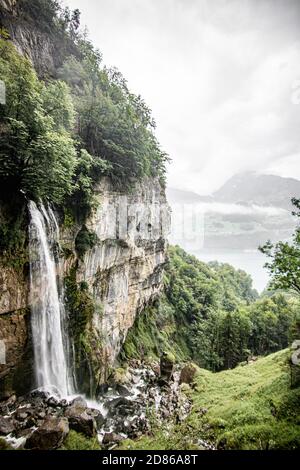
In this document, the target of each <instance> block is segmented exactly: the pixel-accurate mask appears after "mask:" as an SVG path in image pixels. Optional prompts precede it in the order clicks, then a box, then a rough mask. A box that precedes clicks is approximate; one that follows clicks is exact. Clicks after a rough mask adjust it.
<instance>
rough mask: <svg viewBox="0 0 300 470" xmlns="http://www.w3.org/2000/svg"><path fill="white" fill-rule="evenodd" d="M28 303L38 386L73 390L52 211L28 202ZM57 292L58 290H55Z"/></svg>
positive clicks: (62, 394)
mask: <svg viewBox="0 0 300 470" xmlns="http://www.w3.org/2000/svg"><path fill="white" fill-rule="evenodd" d="M29 213H30V224H29V253H30V305H31V327H32V336H33V346H34V364H35V375H36V382H37V386H38V387H43V388H45V389H47V390H50V391H55V390H58V392H59V393H60V395H61V396H65V397H66V396H68V395H70V394H72V393H73V384H72V378H71V374H70V368H69V367H68V360H69V357H68V353H69V346H68V334H67V326H66V313H65V308H64V302H63V289H62V283H61V282H60V267H59V263H56V262H55V256H54V250H55V248H56V247H57V245H58V241H59V228H58V224H57V221H56V218H55V215H54V213H53V211H52V210H51V209H50V208H49V209H48V211H47V210H46V209H45V207H44V206H43V205H40V209H39V208H38V207H37V205H36V204H35V203H34V202H32V201H31V202H30V203H29ZM59 292H60V293H59Z"/></svg>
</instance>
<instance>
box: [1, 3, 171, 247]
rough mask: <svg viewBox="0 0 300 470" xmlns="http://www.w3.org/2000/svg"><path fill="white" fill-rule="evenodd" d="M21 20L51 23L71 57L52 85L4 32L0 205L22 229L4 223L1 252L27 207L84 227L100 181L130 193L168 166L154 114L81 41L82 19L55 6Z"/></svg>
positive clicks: (33, 8)
mask: <svg viewBox="0 0 300 470" xmlns="http://www.w3.org/2000/svg"><path fill="white" fill-rule="evenodd" d="M18 11H19V13H20V15H21V18H23V19H24V21H26V22H29V23H30V22H33V24H35V23H36V21H37V18H38V19H39V22H40V23H41V24H44V23H45V24H46V25H47V28H42V29H43V34H44V35H46V36H47V35H48V36H47V37H48V39H50V41H51V38H53V31H56V32H59V33H60V34H62V35H63V36H65V37H67V38H68V41H69V42H70V43H71V44H72V47H71V48H67V49H66V50H64V55H63V56H62V58H61V60H60V62H61V63H60V65H61V66H60V68H59V69H57V70H56V71H55V73H54V76H52V78H51V79H49V77H47V80H46V81H44V80H42V79H41V78H39V77H38V76H37V73H36V71H35V70H34V68H33V65H32V64H31V63H30V61H29V60H28V59H26V58H25V57H23V56H22V55H20V54H19V52H18V51H17V50H16V48H15V46H14V45H13V44H12V42H11V41H10V40H9V37H8V35H7V34H6V32H5V31H4V30H2V29H1V31H4V32H5V34H4V32H3V34H2V33H1V36H0V79H1V80H2V81H3V82H4V84H5V87H6V104H0V137H1V144H0V178H1V188H0V201H1V203H2V205H5V204H6V205H7V207H6V210H7V211H10V214H9V215H10V216H11V218H12V219H14V220H13V221H12V224H5V222H4V220H1V234H2V241H1V247H0V248H1V251H5V250H8V249H9V245H12V241H13V240H15V239H16V237H15V232H17V231H18V230H19V229H20V227H23V224H22V220H21V221H18V220H17V219H19V214H20V213H21V209H22V206H24V204H25V203H26V200H28V199H33V200H35V201H38V200H40V199H41V200H43V201H44V202H45V201H48V202H50V203H54V204H55V205H58V206H60V207H61V208H62V209H65V210H66V211H67V212H69V211H70V210H71V211H72V212H73V214H74V216H75V218H76V219H77V220H78V221H79V222H80V223H83V224H84V222H85V220H86V217H87V216H88V214H89V212H90V210H91V208H92V207H94V196H93V193H94V187H95V184H96V183H97V182H98V181H99V179H100V178H101V176H103V175H107V176H109V177H110V178H111V179H112V181H113V182H114V183H115V184H116V185H120V187H121V186H122V187H123V188H124V187H129V186H130V185H131V184H132V183H133V182H134V181H135V180H137V179H141V178H143V177H145V176H148V177H157V178H159V179H160V181H161V183H164V178H165V165H166V162H167V160H168V158H167V155H166V154H165V153H164V152H163V151H162V150H161V149H160V146H159V144H158V142H157V139H156V137H155V133H154V131H155V122H154V120H153V118H152V116H151V110H150V109H149V108H148V107H147V105H146V104H145V102H144V101H143V99H142V98H141V97H140V96H136V95H134V94H132V93H131V92H130V91H129V88H128V86H127V83H126V80H125V79H124V77H123V76H122V75H121V73H120V72H118V71H117V70H116V69H108V68H107V67H105V66H104V65H103V63H102V55H101V53H100V52H99V51H97V50H95V49H94V47H93V46H92V44H91V43H90V41H89V40H88V39H87V37H86V35H85V34H82V33H80V32H79V24H80V13H79V11H78V10H75V11H73V12H71V11H70V10H69V9H68V8H62V7H61V6H60V2H56V1H48V2H46V1H44V0H36V1H35V2H27V0H22V2H20V4H19V5H18ZM39 27H40V26H39ZM1 38H2V39H1ZM6 217H8V215H7V216H6ZM17 222H18V223H17ZM19 222H20V223H19Z"/></svg>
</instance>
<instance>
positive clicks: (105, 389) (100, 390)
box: [96, 384, 108, 397]
mask: <svg viewBox="0 0 300 470" xmlns="http://www.w3.org/2000/svg"><path fill="white" fill-rule="evenodd" d="M107 392H108V384H101V385H98V387H97V391H96V396H97V397H103V396H104V395H105V394H106V393H107Z"/></svg>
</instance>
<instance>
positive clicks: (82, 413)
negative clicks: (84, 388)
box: [65, 403, 97, 437]
mask: <svg viewBox="0 0 300 470" xmlns="http://www.w3.org/2000/svg"><path fill="white" fill-rule="evenodd" d="M65 416H66V417H67V418H68V421H69V426H70V429H73V430H74V431H77V432H81V433H82V434H85V435H86V436H88V437H94V436H95V435H96V429H97V426H96V421H95V419H94V417H93V416H91V415H89V414H88V413H87V411H86V408H83V407H82V406H81V404H80V403H75V404H73V405H71V406H70V407H69V408H68V409H67V410H66V412H65Z"/></svg>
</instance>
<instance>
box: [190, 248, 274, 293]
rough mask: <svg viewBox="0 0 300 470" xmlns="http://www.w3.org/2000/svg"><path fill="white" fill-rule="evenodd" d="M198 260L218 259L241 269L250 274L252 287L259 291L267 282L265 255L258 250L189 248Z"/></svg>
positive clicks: (206, 261)
mask: <svg viewBox="0 0 300 470" xmlns="http://www.w3.org/2000/svg"><path fill="white" fill-rule="evenodd" d="M186 251H188V252H189V253H191V254H193V255H195V256H196V257H197V258H198V259H199V260H200V261H203V262H205V263H208V262H209V261H218V262H220V263H228V264H231V265H232V266H233V267H234V268H236V269H243V270H244V271H246V272H247V273H248V274H250V275H251V277H252V279H253V287H254V288H255V289H256V290H257V291H258V292H259V293H261V292H262V291H263V290H264V289H265V287H266V286H267V284H268V282H269V275H268V272H267V270H266V269H265V268H264V267H263V266H264V264H265V262H266V257H265V256H264V255H263V254H262V253H260V251H258V250H241V251H240V250H196V251H194V250H189V249H187V250H186Z"/></svg>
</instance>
